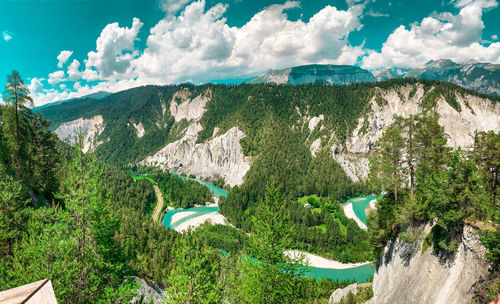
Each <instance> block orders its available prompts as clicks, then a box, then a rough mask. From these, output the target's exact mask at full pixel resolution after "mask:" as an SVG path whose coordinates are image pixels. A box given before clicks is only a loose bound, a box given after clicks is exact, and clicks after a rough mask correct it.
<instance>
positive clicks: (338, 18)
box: [36, 0, 365, 104]
mask: <svg viewBox="0 0 500 304" xmlns="http://www.w3.org/2000/svg"><path fill="white" fill-rule="evenodd" d="M180 2H183V1H180ZM180 2H179V1H178V2H175V3H180ZM162 3H164V4H166V3H167V2H162ZM169 3H170V4H172V5H173V3H174V2H169ZM186 3H187V2H186ZM358 3H359V1H358V2H353V3H352V5H351V6H350V7H349V8H348V9H346V10H340V9H337V8H336V7H334V6H329V5H328V6H326V7H324V8H323V9H321V10H320V11H318V12H317V13H316V14H315V15H314V16H312V17H311V18H310V19H309V20H307V21H303V20H301V19H298V20H295V21H291V20H289V19H288V16H287V12H288V11H289V10H293V9H297V8H299V7H300V3H299V2H298V1H287V2H285V3H283V4H278V5H271V6H269V7H266V8H264V9H263V10H261V11H260V12H258V13H257V14H255V15H254V16H253V17H252V18H251V19H250V20H249V21H248V22H247V23H246V24H244V25H243V26H240V27H231V26H229V25H228V24H227V20H226V18H225V13H226V9H227V5H224V4H216V5H214V6H212V7H209V8H207V7H206V2H205V1H204V0H198V1H191V3H189V4H188V5H187V6H186V7H185V8H184V9H183V10H182V11H181V12H180V13H179V14H178V15H177V14H169V13H167V14H166V16H165V17H164V18H163V19H162V20H160V21H159V22H158V23H157V24H156V25H155V26H154V27H153V28H151V29H150V34H149V36H148V38H147V41H146V47H145V49H144V50H142V51H140V50H137V49H136V48H135V45H134V42H135V41H136V40H137V34H138V32H139V30H140V29H141V27H142V23H141V21H140V20H139V19H137V18H134V19H133V22H132V26H131V27H120V26H119V25H118V23H112V24H108V25H107V26H106V27H105V28H104V29H103V30H102V32H101V34H100V36H99V37H98V39H97V41H96V50H95V51H91V52H89V53H88V57H87V58H86V59H85V60H83V63H84V65H85V66H84V68H83V69H82V66H81V65H83V64H81V61H78V60H76V59H74V60H73V61H72V62H71V64H69V66H68V68H67V77H68V78H67V80H70V81H75V82H76V83H75V84H74V85H73V86H72V87H70V86H67V87H65V90H64V91H63V92H59V93H60V95H58V94H57V92H58V91H57V90H55V91H54V90H44V91H42V92H40V93H39V94H38V95H37V96H36V100H37V104H40V103H47V102H50V101H51V100H52V101H56V100H60V99H66V98H73V97H77V96H82V95H86V94H90V93H93V92H97V91H109V92H116V91H118V90H124V89H128V88H130V87H134V86H139V85H145V84H168V83H181V82H186V81H190V82H193V83H203V82H207V81H210V80H213V79H222V78H236V77H241V76H242V74H243V75H251V74H258V73H262V72H264V71H266V70H268V69H278V68H284V67H290V66H296V65H302V64H309V63H325V64H355V63H356V62H358V61H359V58H360V56H363V55H364V54H365V52H364V49H363V46H362V45H359V46H353V45H351V44H350V43H349V41H348V38H349V35H350V33H352V32H354V31H357V30H359V29H361V27H362V24H361V22H360V19H361V18H362V14H363V8H364V4H358ZM363 3H364V1H363ZM172 10H175V7H174V8H171V9H170V11H172ZM55 73H57V74H55ZM55 73H52V74H50V75H49V81H48V82H49V83H50V84H51V85H55V84H57V83H59V82H61V81H66V79H64V77H65V74H64V71H57V72H55ZM69 90H71V91H69Z"/></svg>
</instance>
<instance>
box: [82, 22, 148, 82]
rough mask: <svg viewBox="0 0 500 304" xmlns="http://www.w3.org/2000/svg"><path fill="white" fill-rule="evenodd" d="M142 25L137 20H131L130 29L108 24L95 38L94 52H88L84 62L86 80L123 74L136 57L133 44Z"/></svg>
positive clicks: (116, 24)
mask: <svg viewBox="0 0 500 304" xmlns="http://www.w3.org/2000/svg"><path fill="white" fill-rule="evenodd" d="M142 25H143V24H142V22H141V21H140V20H139V19H138V18H134V19H133V21H132V27H131V28H127V27H120V26H119V25H118V23H117V22H115V23H111V24H108V25H107V26H106V27H105V28H104V29H103V30H102V32H101V35H100V36H99V38H97V42H96V51H95V52H94V51H92V52H89V53H88V59H87V60H86V61H85V68H86V70H89V71H88V72H87V71H86V73H85V75H87V76H88V79H94V78H96V76H97V77H98V78H99V79H105V78H107V77H110V76H113V75H115V74H124V73H125V72H126V71H127V69H128V68H129V67H130V61H131V60H132V59H134V58H135V57H136V56H137V51H136V50H135V48H134V42H135V40H136V39H137V34H138V33H139V30H140V29H141V27H142ZM92 71H94V72H96V73H92Z"/></svg>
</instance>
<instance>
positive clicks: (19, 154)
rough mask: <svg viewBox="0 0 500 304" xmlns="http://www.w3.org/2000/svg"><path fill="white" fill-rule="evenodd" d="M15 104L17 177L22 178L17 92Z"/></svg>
mask: <svg viewBox="0 0 500 304" xmlns="http://www.w3.org/2000/svg"><path fill="white" fill-rule="evenodd" d="M15 105H16V148H17V151H16V153H17V155H16V157H17V175H18V176H17V177H18V178H19V179H20V178H21V177H22V175H23V169H22V164H21V147H20V146H19V137H20V136H19V114H18V96H17V94H16V100H15Z"/></svg>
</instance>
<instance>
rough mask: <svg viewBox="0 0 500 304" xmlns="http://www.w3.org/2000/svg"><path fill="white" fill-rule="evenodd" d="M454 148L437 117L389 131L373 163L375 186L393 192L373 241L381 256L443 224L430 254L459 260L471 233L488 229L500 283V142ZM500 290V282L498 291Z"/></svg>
mask: <svg viewBox="0 0 500 304" xmlns="http://www.w3.org/2000/svg"><path fill="white" fill-rule="evenodd" d="M446 143H447V139H446V137H445V135H444V132H443V127H442V126H440V125H439V123H438V116H437V114H435V113H432V112H429V113H424V114H421V115H416V116H410V117H409V118H406V119H404V118H401V117H398V118H397V119H396V122H395V123H394V124H393V125H391V126H390V127H389V128H388V129H387V130H386V131H385V133H384V135H383V136H382V137H381V139H380V140H379V142H378V147H379V148H378V151H377V153H376V154H375V156H374V157H373V158H372V159H371V170H370V174H371V176H370V179H371V182H372V183H373V184H374V185H378V186H379V187H380V190H381V191H385V192H387V194H386V195H385V196H384V197H383V198H382V199H379V200H378V201H377V210H376V211H375V212H371V213H370V214H369V216H368V219H367V220H368V227H369V233H370V235H371V240H372V242H373V244H374V246H375V247H376V248H377V249H378V250H379V251H380V250H381V249H382V247H383V246H384V245H385V244H386V241H387V240H389V239H392V238H394V237H396V236H401V237H402V238H403V239H404V240H406V241H408V242H414V241H417V240H418V239H419V238H418V237H419V233H420V232H419V231H420V230H418V227H421V225H423V224H425V223H428V222H429V221H431V220H435V221H436V225H435V226H434V227H433V229H432V231H431V233H430V234H429V235H428V236H426V243H427V246H428V245H429V244H431V243H433V244H434V250H435V251H436V252H447V253H451V254H453V253H454V252H456V250H457V249H458V246H459V242H460V240H461V237H462V233H463V228H464V225H466V224H467V223H471V224H474V225H477V226H479V227H482V230H483V231H482V232H481V234H482V240H483V243H484V245H485V246H486V247H487V248H488V249H489V250H490V252H489V253H487V257H488V258H489V259H491V260H492V262H493V274H492V277H493V278H495V277H496V278H498V276H499V270H500V268H499V261H500V254H499V253H500V251H499V249H500V234H499V233H498V225H499V224H500V208H499V198H500V190H499V187H498V185H499V170H500V169H499V168H500V135H499V134H498V133H495V132H493V131H490V132H479V133H476V134H475V135H474V144H473V145H472V147H469V148H468V149H467V150H462V149H460V148H459V149H457V150H454V151H453V150H452V149H451V148H449V147H447V146H446ZM494 285H495V284H494ZM498 287H499V286H498V282H496V287H495V286H493V287H492V288H493V289H492V290H495V289H496V288H498ZM493 292H494V291H493Z"/></svg>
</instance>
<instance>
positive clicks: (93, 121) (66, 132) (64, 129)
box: [54, 115, 105, 152]
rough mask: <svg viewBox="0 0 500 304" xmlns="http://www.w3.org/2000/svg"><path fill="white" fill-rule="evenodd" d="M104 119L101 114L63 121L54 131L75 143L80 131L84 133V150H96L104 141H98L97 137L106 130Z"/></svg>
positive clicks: (62, 138) (65, 140) (69, 141)
mask: <svg viewBox="0 0 500 304" xmlns="http://www.w3.org/2000/svg"><path fill="white" fill-rule="evenodd" d="M104 127H105V124H104V120H103V118H102V116H101V115H96V116H94V117H92V118H89V119H85V118H78V119H76V120H73V121H68V122H65V123H62V124H61V125H60V126H59V127H58V128H57V129H56V130H55V131H54V132H55V133H56V134H57V136H58V137H59V139H61V140H62V141H64V142H67V143H70V144H72V145H74V144H75V141H76V138H77V136H78V132H82V134H83V147H82V151H83V152H87V151H89V150H90V151H94V150H95V148H97V147H98V146H99V145H100V144H101V143H102V142H97V137H98V136H99V135H100V134H101V133H102V131H104Z"/></svg>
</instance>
